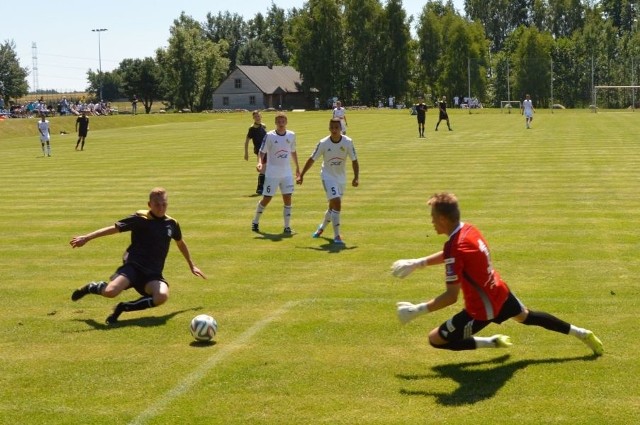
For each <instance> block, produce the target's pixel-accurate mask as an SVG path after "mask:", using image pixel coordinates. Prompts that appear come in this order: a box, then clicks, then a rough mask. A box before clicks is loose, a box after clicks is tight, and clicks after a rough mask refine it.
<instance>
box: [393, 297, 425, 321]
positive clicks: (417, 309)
mask: <svg viewBox="0 0 640 425" xmlns="http://www.w3.org/2000/svg"><path fill="white" fill-rule="evenodd" d="M396 306H397V312H398V320H400V322H402V324H405V323H409V322H410V321H412V320H413V319H415V318H416V317H418V316H422V315H423V314H426V313H428V312H429V308H428V307H427V303H420V304H413V303H410V302H407V301H400V302H398V303H396Z"/></svg>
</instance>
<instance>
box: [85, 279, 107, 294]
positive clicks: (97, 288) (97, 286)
mask: <svg viewBox="0 0 640 425" xmlns="http://www.w3.org/2000/svg"><path fill="white" fill-rule="evenodd" d="M106 287H107V282H104V281H100V282H91V283H88V284H87V292H88V293H90V294H95V295H102V292H103V291H104V288H106Z"/></svg>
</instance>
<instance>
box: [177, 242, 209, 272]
mask: <svg viewBox="0 0 640 425" xmlns="http://www.w3.org/2000/svg"><path fill="white" fill-rule="evenodd" d="M176 245H178V249H179V250H180V253H181V254H182V256H183V257H184V259H185V260H187V264H189V269H191V273H193V274H194V275H196V276H199V277H201V278H203V279H206V278H207V276H205V274H204V273H202V271H201V270H200V269H199V268H198V266H196V265H195V264H194V263H193V260H192V259H191V254H190V253H189V247H187V244H186V243H185V241H184V239H181V240H179V241H176Z"/></svg>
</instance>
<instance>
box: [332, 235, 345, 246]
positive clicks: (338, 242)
mask: <svg viewBox="0 0 640 425" xmlns="http://www.w3.org/2000/svg"><path fill="white" fill-rule="evenodd" d="M333 243H334V244H336V245H344V241H343V240H342V238H341V237H340V235H338V236H336V237H335V238H333Z"/></svg>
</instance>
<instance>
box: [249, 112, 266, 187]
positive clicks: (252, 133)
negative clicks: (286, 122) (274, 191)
mask: <svg viewBox="0 0 640 425" xmlns="http://www.w3.org/2000/svg"><path fill="white" fill-rule="evenodd" d="M266 135H267V126H266V125H264V124H262V114H261V113H260V111H253V125H252V126H251V127H249V131H248V132H247V138H246V139H245V141H244V160H245V161H248V160H249V140H252V141H253V153H254V154H255V155H256V158H257V156H258V155H259V153H258V152H260V146H261V145H262V141H263V140H264V136H266ZM265 170H266V167H265V169H263V170H262V171H260V172H259V174H258V186H257V187H256V194H257V195H262V189H263V186H264V172H265Z"/></svg>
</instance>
